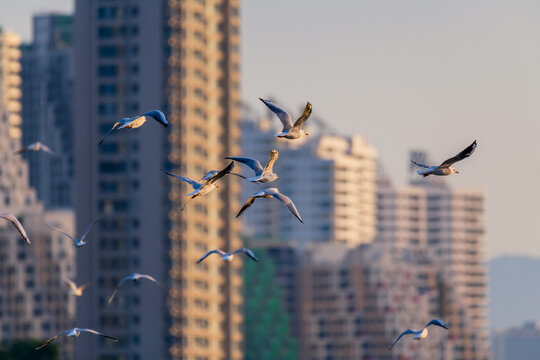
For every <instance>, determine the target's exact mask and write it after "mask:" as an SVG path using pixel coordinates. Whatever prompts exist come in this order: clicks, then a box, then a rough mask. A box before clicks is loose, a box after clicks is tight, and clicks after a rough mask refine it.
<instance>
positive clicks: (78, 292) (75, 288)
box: [63, 278, 90, 296]
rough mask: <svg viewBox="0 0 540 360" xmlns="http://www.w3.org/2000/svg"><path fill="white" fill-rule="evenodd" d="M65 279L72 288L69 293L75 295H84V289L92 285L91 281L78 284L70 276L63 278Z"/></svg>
mask: <svg viewBox="0 0 540 360" xmlns="http://www.w3.org/2000/svg"><path fill="white" fill-rule="evenodd" d="M63 280H64V282H65V283H66V284H68V286H69V288H70V290H69V293H70V294H71V295H75V296H82V294H83V291H84V289H86V288H87V287H88V285H90V284H89V283H86V284H83V285H81V286H77V284H75V282H73V281H71V280H69V279H68V278H63Z"/></svg>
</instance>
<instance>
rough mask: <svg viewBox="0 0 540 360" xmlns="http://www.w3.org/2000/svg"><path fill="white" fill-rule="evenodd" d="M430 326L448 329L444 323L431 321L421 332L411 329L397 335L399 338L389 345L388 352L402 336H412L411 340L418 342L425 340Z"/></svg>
mask: <svg viewBox="0 0 540 360" xmlns="http://www.w3.org/2000/svg"><path fill="white" fill-rule="evenodd" d="M431 325H436V326H439V327H442V328H444V329H448V325H446V324H445V323H444V322H442V321H441V320H439V319H433V320H431V321H430V322H429V323H427V325H426V326H424V328H423V329H422V330H418V331H415V330H412V329H407V330H405V331H404V332H402V333H401V334H399V336H398V337H396V338H395V340H394V341H393V342H392V345H390V347H389V348H388V350H392V348H393V347H394V345H396V343H397V342H398V341H399V339H401V338H402V337H403V336H404V335H414V337H413V340H418V341H420V340H422V339H425V338H426V337H427V336H428V329H427V328H428V327H429V326H431Z"/></svg>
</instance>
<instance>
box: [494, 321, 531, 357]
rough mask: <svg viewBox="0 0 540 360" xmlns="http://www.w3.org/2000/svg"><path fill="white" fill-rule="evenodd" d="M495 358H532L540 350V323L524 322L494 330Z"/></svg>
mask: <svg viewBox="0 0 540 360" xmlns="http://www.w3.org/2000/svg"><path fill="white" fill-rule="evenodd" d="M492 344H493V355H494V357H493V358H494V359H495V360H534V359H536V358H538V353H539V352H540V325H539V324H538V323H535V322H526V323H525V324H523V325H522V326H519V327H513V328H511V329H507V330H495V331H494V333H493V335H492Z"/></svg>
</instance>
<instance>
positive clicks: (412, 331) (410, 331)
mask: <svg viewBox="0 0 540 360" xmlns="http://www.w3.org/2000/svg"><path fill="white" fill-rule="evenodd" d="M408 334H416V331H414V330H411V329H407V330H405V331H404V332H402V333H401V334H399V336H398V337H397V338H396V339H395V340H394V342H393V343H392V345H390V347H389V348H388V350H392V348H393V347H394V345H396V343H397V342H398V341H399V339H401V337H402V336H403V335H408Z"/></svg>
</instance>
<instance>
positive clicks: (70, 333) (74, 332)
mask: <svg viewBox="0 0 540 360" xmlns="http://www.w3.org/2000/svg"><path fill="white" fill-rule="evenodd" d="M81 332H88V333H90V334H95V335H100V336H103V337H104V338H107V339H109V340H112V341H120V340H118V339H115V338H113V337H110V336H107V335H105V334H102V333H100V332H98V331H96V330H92V329H81V328H73V329H69V330H64V331H62V332H61V333H58V335H56V336H55V337H52V338H50V339H49V340H47V341H45V342H44V343H43V344H41V345H39V346H38V347H37V348H36V349H35V350H39V349H41V348H42V347H44V346H46V345H48V344H49V343H51V342H53V341H54V340H56V339H57V338H58V337H59V336H61V335H66V336H71V337H78V336H79V335H81Z"/></svg>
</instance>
